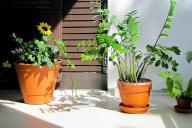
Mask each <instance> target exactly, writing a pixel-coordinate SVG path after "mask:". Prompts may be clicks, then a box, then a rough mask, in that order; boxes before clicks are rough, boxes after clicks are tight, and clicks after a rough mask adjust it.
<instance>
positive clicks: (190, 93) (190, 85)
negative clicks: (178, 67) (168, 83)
mask: <svg viewBox="0 0 192 128" xmlns="http://www.w3.org/2000/svg"><path fill="white" fill-rule="evenodd" d="M187 96H188V97H191V96H192V79H190V80H189V82H188V87H187Z"/></svg>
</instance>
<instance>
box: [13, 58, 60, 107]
mask: <svg viewBox="0 0 192 128" xmlns="http://www.w3.org/2000/svg"><path fill="white" fill-rule="evenodd" d="M60 65H61V61H60V62H58V63H57V64H55V65H54V66H53V67H52V68H49V67H48V66H47V65H45V66H43V67H39V66H36V65H32V64H23V63H19V64H15V69H16V72H17V77H18V80H19V84H20V88H21V92H22V95H23V98H24V101H25V103H27V104H46V103H48V102H50V101H51V100H52V96H53V91H54V89H55V84H56V80H57V76H58V72H59V69H60Z"/></svg>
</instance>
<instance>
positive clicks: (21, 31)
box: [0, 0, 77, 89]
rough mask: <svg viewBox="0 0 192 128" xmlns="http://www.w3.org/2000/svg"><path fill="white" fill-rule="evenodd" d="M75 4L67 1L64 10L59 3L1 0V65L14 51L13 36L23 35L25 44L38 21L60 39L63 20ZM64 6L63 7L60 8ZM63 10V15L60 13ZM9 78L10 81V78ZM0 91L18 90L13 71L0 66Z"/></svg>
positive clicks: (32, 0)
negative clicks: (49, 27) (11, 36)
mask: <svg viewBox="0 0 192 128" xmlns="http://www.w3.org/2000/svg"><path fill="white" fill-rule="evenodd" d="M76 2H77V0H68V2H67V3H68V4H67V7H66V6H65V5H64V3H65V2H63V5H62V0H41V1H34V0H27V1H24V0H19V1H18V0H1V1H0V10H1V11H0V15H1V16H2V17H3V18H2V19H1V20H0V27H1V29H0V35H1V42H3V43H2V44H1V48H0V55H5V56H1V58H0V63H2V62H4V60H5V59H7V58H8V57H9V58H11V55H10V54H9V53H8V52H9V51H10V50H11V49H13V48H14V47H15V43H13V41H12V39H11V38H10V35H11V33H12V32H15V33H17V35H22V36H23V38H24V40H31V39H32V38H33V37H34V36H35V35H34V33H36V32H37V30H36V29H34V26H35V25H37V24H38V23H39V22H41V21H45V22H47V23H48V24H50V25H51V26H52V31H53V33H54V35H55V36H57V37H58V38H60V37H59V34H61V33H60V32H61V31H60V30H61V28H60V27H62V26H61V22H62V19H63V18H64V17H65V16H66V15H67V14H68V12H69V11H70V9H71V8H72V7H73V5H74V4H76ZM62 6H63V7H62ZM63 10H65V11H63ZM10 76H11V77H10ZM0 83H1V85H2V86H0V89H15V88H17V89H19V88H18V87H19V86H18V85H17V83H18V82H17V78H16V74H15V71H14V69H13V68H11V69H9V70H4V68H2V67H1V66H0Z"/></svg>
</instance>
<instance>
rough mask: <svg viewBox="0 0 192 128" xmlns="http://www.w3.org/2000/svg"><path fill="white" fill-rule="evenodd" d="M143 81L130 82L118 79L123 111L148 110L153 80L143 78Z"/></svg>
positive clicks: (140, 111)
mask: <svg viewBox="0 0 192 128" xmlns="http://www.w3.org/2000/svg"><path fill="white" fill-rule="evenodd" d="M142 81H144V82H140V83H130V82H122V81H117V84H118V88H119V93H120V97H121V100H122V103H121V104H120V109H121V110H122V111H124V112H127V113H144V112H146V111H147V110H148V108H149V104H148V103H149V97H150V90H151V87H152V82H151V80H149V79H143V80H142ZM122 108H123V109H122ZM134 108H135V109H134ZM126 109H127V110H126ZM131 110H133V111H131Z"/></svg>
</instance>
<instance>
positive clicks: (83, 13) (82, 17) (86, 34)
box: [62, 0, 101, 72]
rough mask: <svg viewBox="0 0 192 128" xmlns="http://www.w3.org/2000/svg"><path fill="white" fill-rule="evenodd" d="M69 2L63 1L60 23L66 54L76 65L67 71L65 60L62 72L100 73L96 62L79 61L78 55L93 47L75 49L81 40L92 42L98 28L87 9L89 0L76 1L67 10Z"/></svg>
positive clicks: (67, 0) (99, 67)
mask: <svg viewBox="0 0 192 128" xmlns="http://www.w3.org/2000/svg"><path fill="white" fill-rule="evenodd" d="M71 2H72V1H70V0H64V1H63V9H62V10H63V22H62V27H63V28H62V39H63V40H64V41H65V44H66V46H67V52H69V53H71V55H72V62H74V63H75V64H76V69H73V70H69V68H68V67H66V64H65V63H66V60H65V59H64V62H63V71H64V72H101V65H100V64H99V63H98V62H97V61H96V62H83V61H81V60H80V55H81V53H83V52H84V51H85V50H89V49H91V48H93V47H83V48H80V49H77V48H76V46H77V44H78V43H79V42H80V41H82V40H92V39H95V37H96V30H97V27H98V24H99V23H98V22H95V20H98V21H99V20H100V19H98V16H97V17H96V18H94V17H95V16H96V14H93V13H91V10H90V8H89V3H88V2H89V0H77V1H76V2H75V3H74V4H73V6H72V8H71V9H70V10H68V9H67V8H68V7H67V6H68V5H69V4H70V3H71ZM66 10H67V11H66Z"/></svg>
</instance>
